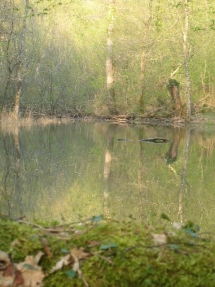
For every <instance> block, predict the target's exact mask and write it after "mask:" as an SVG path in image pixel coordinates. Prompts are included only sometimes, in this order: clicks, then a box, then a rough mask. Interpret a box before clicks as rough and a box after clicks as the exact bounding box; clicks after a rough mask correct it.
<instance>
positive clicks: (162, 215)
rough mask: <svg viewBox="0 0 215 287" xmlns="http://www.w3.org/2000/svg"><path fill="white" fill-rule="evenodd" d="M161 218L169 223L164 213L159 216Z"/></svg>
mask: <svg viewBox="0 0 215 287" xmlns="http://www.w3.org/2000/svg"><path fill="white" fill-rule="evenodd" d="M161 218H162V219H164V220H168V221H170V218H169V217H168V216H167V215H166V214H164V213H162V214H161Z"/></svg>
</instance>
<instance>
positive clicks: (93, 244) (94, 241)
mask: <svg viewBox="0 0 215 287" xmlns="http://www.w3.org/2000/svg"><path fill="white" fill-rule="evenodd" d="M87 243H88V244H89V245H88V247H93V246H98V245H101V241H96V240H88V241H87Z"/></svg>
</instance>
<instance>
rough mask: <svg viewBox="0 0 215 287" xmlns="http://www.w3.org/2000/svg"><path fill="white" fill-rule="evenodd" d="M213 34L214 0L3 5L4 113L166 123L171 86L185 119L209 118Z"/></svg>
mask: <svg viewBox="0 0 215 287" xmlns="http://www.w3.org/2000/svg"><path fill="white" fill-rule="evenodd" d="M188 24H189V25H188ZM214 30H215V2H214V1H212V0H204V1H200V2H199V1H198V2H195V1H186V0H184V1H174V0H169V1H153V0H149V1H140V0H136V1H132V0H128V1H123V0H116V1H113V0H109V1H108V0H107V1H100V0H74V1H69V0H62V1H60V0H58V1H54V0H37V1H36V0H25V1H20V0H2V1H1V4H0V66H1V69H0V85H1V90H0V108H1V110H7V111H8V110H9V111H11V110H14V109H16V105H17V106H18V110H19V111H20V112H22V113H27V114H28V113H30V112H31V113H33V114H40V115H41V114H46V115H47V114H52V115H53V114H58V113H62V114H67V115H74V114H77V113H78V114H80V115H89V114H95V115H107V114H109V113H110V111H112V112H117V113H120V114H126V113H127V114H128V113H134V114H138V113H142V114H144V113H151V114H153V113H154V112H155V113H157V114H160V115H162V116H168V115H170V114H171V112H172V100H171V96H170V94H169V92H168V88H167V84H168V81H169V79H171V78H174V79H175V80H176V81H177V83H180V97H181V102H182V110H183V107H185V110H186V106H187V105H189V101H188V100H189V97H190V104H191V106H190V107H191V112H192V113H194V112H199V111H201V112H211V111H213V109H214V107H215V101H214V96H215V61H214V44H215V43H214V42H215V41H214V36H215V34H214V33H215V31H214ZM113 102H114V111H113V110H111V109H110V106H111V105H113ZM18 110H16V112H17V113H18V112H19V111H18ZM182 113H183V112H182Z"/></svg>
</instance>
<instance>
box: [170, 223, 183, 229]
mask: <svg viewBox="0 0 215 287" xmlns="http://www.w3.org/2000/svg"><path fill="white" fill-rule="evenodd" d="M172 226H173V227H174V228H175V229H178V230H179V229H181V228H182V227H183V226H184V224H183V223H181V222H173V224H172Z"/></svg>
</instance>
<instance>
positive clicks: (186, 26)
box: [183, 0, 191, 121]
mask: <svg viewBox="0 0 215 287" xmlns="http://www.w3.org/2000/svg"><path fill="white" fill-rule="evenodd" d="M184 13H185V18H184V28H183V55H184V68H185V77H186V102H187V120H188V121H190V118H191V103H190V76H189V52H188V30H189V4H188V0H184Z"/></svg>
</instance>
